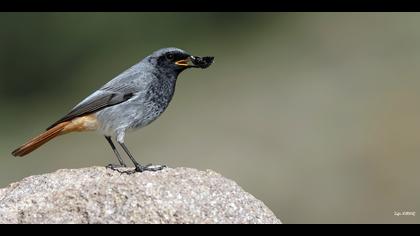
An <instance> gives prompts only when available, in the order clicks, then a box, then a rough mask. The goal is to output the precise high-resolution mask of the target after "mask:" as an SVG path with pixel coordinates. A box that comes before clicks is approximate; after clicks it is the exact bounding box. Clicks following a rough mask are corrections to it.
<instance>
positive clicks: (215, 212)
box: [0, 167, 281, 223]
mask: <svg viewBox="0 0 420 236" xmlns="http://www.w3.org/2000/svg"><path fill="white" fill-rule="evenodd" d="M0 223H281V222H280V220H279V219H277V218H276V216H275V215H274V214H273V213H272V212H271V211H270V210H269V209H268V208H267V207H266V206H265V205H264V204H263V203H262V202H261V201H259V200H257V199H255V198H254V197H253V196H252V195H250V194H249V193H247V192H245V191H244V190H243V189H242V188H241V187H239V186H238V185H237V184H236V183H235V182H233V181H231V180H228V179H226V178H224V177H223V176H221V175H220V174H218V173H215V172H213V171H211V170H207V171H198V170H195V169H188V168H175V169H171V168H166V169H164V170H162V171H159V172H143V173H135V174H132V175H127V174H120V173H118V172H116V171H112V170H109V169H106V168H104V167H91V168H83V169H63V170H59V171H56V172H54V173H50V174H45V175H37V176H31V177H27V178H25V179H23V180H22V181H20V182H17V183H13V184H11V185H9V186H8V187H7V188H4V189H0Z"/></svg>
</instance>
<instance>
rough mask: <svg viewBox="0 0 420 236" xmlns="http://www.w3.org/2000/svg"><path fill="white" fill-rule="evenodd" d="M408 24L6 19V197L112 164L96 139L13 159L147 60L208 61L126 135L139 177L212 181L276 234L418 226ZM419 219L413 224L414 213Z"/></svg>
mask: <svg viewBox="0 0 420 236" xmlns="http://www.w3.org/2000/svg"><path fill="white" fill-rule="evenodd" d="M419 23H420V14H418V13H0V106H1V116H0V126H1V133H0V140H1V146H0V160H1V165H0V187H5V186H7V185H8V184H9V183H11V182H14V181H18V180H20V179H22V178H23V177H26V176H29V175H34V174H42V173H46V172H52V171H55V170H57V169H60V168H80V167H88V166H93V165H96V166H105V165H106V164H108V163H115V162H116V160H115V159H114V154H113V153H112V151H111V150H110V148H109V146H108V144H107V143H106V140H105V139H104V138H103V137H102V136H100V135H98V134H97V133H84V134H80V133H76V134H70V135H66V136H62V137H60V138H58V139H55V140H53V141H52V142H50V143H48V144H47V145H46V146H43V147H42V148H40V149H38V150H37V151H35V152H34V153H32V154H31V155H30V156H29V157H28V158H13V157H12V156H11V155H10V152H11V151H12V150H13V149H14V148H16V147H17V146H18V145H20V144H22V143H23V142H24V141H26V140H27V139H28V138H31V137H32V136H34V135H37V134H38V133H39V132H40V131H43V130H44V129H45V128H46V127H47V126H49V125H50V124H51V123H52V122H54V121H56V120H57V119H58V118H60V117H61V116H62V115H64V114H65V113H66V112H68V111H69V109H71V108H72V107H73V106H74V105H75V104H77V103H78V102H79V101H80V100H82V99H83V98H84V97H86V96H87V95H89V94H90V93H91V92H93V91H94V90H96V89H97V88H99V87H100V86H102V85H103V84H104V83H105V82H107V81H108V80H110V79H112V78H113V77H114V76H116V75H118V74H119V73H120V72H122V71H123V70H125V69H127V68H128V67H130V66H131V65H133V64H135V63H136V62H138V61H139V60H141V59H142V58H143V57H145V56H146V55H148V54H149V53H151V52H153V51H154V50H156V49H159V48H162V47H169V46H175V47H179V48H182V49H185V50H187V51H188V52H191V53H192V54H195V55H213V56H215V57H216V59H215V64H214V65H213V66H212V67H210V68H209V69H207V70H205V71H203V70H190V71H186V72H184V73H183V74H181V76H180V78H179V81H178V84H177V91H176V93H175V96H174V99H173V100H172V103H171V105H170V106H169V108H168V109H167V111H166V112H165V113H164V114H163V115H162V116H161V117H160V118H159V119H158V120H157V121H156V122H154V123H153V124H151V125H150V126H148V127H146V128H144V129H142V130H140V131H138V132H135V133H131V134H129V135H128V137H127V145H128V146H129V147H130V148H131V150H132V152H133V153H134V154H135V156H136V158H137V159H138V160H139V161H140V162H142V163H156V164H167V165H169V166H171V167H177V166H184V167H192V168H197V169H202V170H205V169H213V170H215V171H217V172H219V173H221V174H223V175H224V176H226V177H228V178H231V179H233V180H235V181H236V182H237V183H238V184H239V185H241V186H242V187H243V188H244V189H245V190H246V191H248V192H250V193H252V194H253V195H254V196H256V197H257V198H259V199H261V200H262V201H263V202H264V203H265V204H266V205H267V206H268V207H269V208H270V209H272V210H273V211H274V213H275V214H276V215H277V216H278V217H279V218H280V219H281V220H282V221H283V222H284V223H420V218H419V216H418V215H416V216H415V217H413V216H399V217H397V216H394V212H395V211H399V212H402V211H418V210H420V185H419V180H420V171H419V167H420V124H419V121H420V106H419V104H418V103H419V101H420V79H419V75H420V66H419V65H420V28H419ZM417 213H418V214H420V212H417Z"/></svg>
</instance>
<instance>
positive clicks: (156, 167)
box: [118, 142, 167, 172]
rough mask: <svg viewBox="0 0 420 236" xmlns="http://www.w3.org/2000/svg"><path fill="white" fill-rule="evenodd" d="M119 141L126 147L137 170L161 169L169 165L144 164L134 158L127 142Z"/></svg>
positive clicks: (125, 149) (126, 151)
mask: <svg viewBox="0 0 420 236" xmlns="http://www.w3.org/2000/svg"><path fill="white" fill-rule="evenodd" d="M118 143H119V144H120V145H121V147H122V148H123V149H124V151H125V153H127V155H128V157H129V158H130V159H131V161H132V162H133V164H134V166H135V167H136V169H135V171H136V172H143V171H159V170H162V169H163V168H166V167H167V166H166V165H152V164H148V165H145V166H142V165H140V164H139V163H138V162H137V161H136V159H134V157H133V155H131V153H130V151H129V150H128V148H127V146H125V144H124V143H123V142H118Z"/></svg>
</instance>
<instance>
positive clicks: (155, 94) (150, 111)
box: [141, 79, 175, 126]
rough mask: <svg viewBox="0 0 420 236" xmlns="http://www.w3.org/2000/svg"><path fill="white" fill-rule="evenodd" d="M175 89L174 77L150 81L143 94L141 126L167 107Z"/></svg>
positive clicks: (156, 116)
mask: <svg viewBox="0 0 420 236" xmlns="http://www.w3.org/2000/svg"><path fill="white" fill-rule="evenodd" d="M174 90H175V79H173V80H171V79H166V80H164V79H160V80H158V81H156V82H155V83H152V84H151V85H150V87H149V89H148V90H147V92H146V94H145V101H144V110H143V121H142V122H141V123H142V124H141V125H142V126H144V125H147V124H149V123H150V122H152V121H154V120H155V119H156V118H158V117H159V116H160V115H161V114H162V113H163V112H164V111H165V109H166V108H167V107H168V105H169V103H170V101H171V100H172V97H173V95H174V92H175V91H174Z"/></svg>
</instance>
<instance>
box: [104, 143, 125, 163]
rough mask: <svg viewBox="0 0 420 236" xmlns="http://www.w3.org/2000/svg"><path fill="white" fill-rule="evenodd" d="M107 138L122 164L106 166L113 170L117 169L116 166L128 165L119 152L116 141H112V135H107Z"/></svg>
mask: <svg viewBox="0 0 420 236" xmlns="http://www.w3.org/2000/svg"><path fill="white" fill-rule="evenodd" d="M105 138H106V140H107V141H108V143H109V145H111V148H112V150H113V151H114V153H115V156H116V157H117V159H118V161H119V162H120V165H115V164H109V165H107V166H106V168H110V169H111V170H116V168H118V167H127V165H125V163H124V161H123V159H122V158H121V155H120V153H119V152H118V150H117V148H116V147H115V145H114V143H113V142H112V139H111V137H109V136H105Z"/></svg>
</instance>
